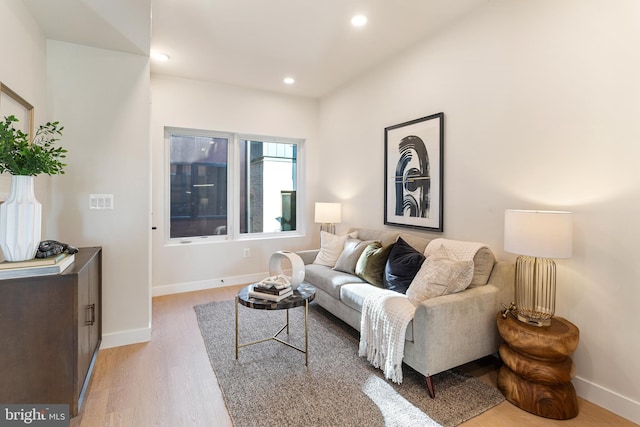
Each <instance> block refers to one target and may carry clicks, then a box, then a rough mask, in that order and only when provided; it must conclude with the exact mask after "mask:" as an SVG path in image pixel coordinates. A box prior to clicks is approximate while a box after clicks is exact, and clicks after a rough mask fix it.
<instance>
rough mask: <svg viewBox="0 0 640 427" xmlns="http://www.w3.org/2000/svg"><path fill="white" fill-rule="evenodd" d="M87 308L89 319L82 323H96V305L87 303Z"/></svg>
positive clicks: (90, 324) (89, 324)
mask: <svg viewBox="0 0 640 427" xmlns="http://www.w3.org/2000/svg"><path fill="white" fill-rule="evenodd" d="M87 310H89V316H88V317H89V320H87V321H85V322H84V324H85V325H87V326H92V325H93V324H94V323H96V305H95V304H91V305H88V306H87Z"/></svg>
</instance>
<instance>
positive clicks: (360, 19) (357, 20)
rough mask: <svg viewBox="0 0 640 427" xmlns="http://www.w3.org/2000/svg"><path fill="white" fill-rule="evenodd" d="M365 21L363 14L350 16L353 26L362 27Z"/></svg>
mask: <svg viewBox="0 0 640 427" xmlns="http://www.w3.org/2000/svg"><path fill="white" fill-rule="evenodd" d="M366 23H367V17H366V16H364V15H356V16H354V17H353V18H351V25H353V26H354V27H362V26H364V25H365V24H366Z"/></svg>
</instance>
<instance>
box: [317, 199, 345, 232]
mask: <svg viewBox="0 0 640 427" xmlns="http://www.w3.org/2000/svg"><path fill="white" fill-rule="evenodd" d="M340 221H341V205H340V203H320V202H317V203H316V216H315V222H317V223H321V224H322V225H320V231H326V232H327V233H331V234H336V224H339V223H340Z"/></svg>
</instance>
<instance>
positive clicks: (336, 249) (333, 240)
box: [313, 231, 358, 268]
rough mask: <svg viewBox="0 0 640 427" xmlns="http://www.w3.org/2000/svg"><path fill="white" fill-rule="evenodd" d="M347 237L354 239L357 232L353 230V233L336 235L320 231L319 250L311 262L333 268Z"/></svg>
mask: <svg viewBox="0 0 640 427" xmlns="http://www.w3.org/2000/svg"><path fill="white" fill-rule="evenodd" d="M349 237H351V238H353V239H356V238H357V237H358V232H357V231H354V232H353V233H350V234H345V235H344V236H336V235H335V234H331V233H327V232H326V231H321V232H320V252H318V255H316V259H315V260H314V261H313V263H314V264H320V265H326V266H327V267H331V268H333V266H335V265H336V261H338V257H339V256H340V254H341V253H342V250H343V249H344V243H345V242H346V241H347V239H348V238H349Z"/></svg>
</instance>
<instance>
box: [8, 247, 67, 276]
mask: <svg viewBox="0 0 640 427" xmlns="http://www.w3.org/2000/svg"><path fill="white" fill-rule="evenodd" d="M74 260H75V254H68V253H61V254H59V255H54V256H50V257H47V258H34V259H30V260H28V261H16V262H9V261H3V262H0V279H15V278H18V277H30V276H43V275H47V274H60V273H62V272H63V271H64V270H65V269H66V268H67V267H69V266H70V265H71V264H72V263H73V261H74Z"/></svg>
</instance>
